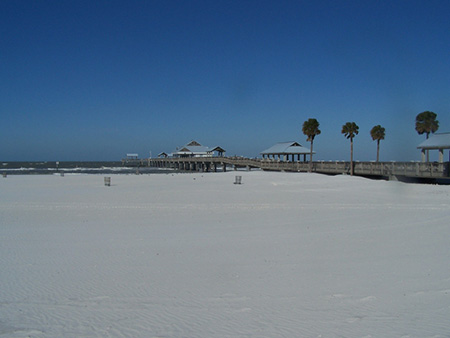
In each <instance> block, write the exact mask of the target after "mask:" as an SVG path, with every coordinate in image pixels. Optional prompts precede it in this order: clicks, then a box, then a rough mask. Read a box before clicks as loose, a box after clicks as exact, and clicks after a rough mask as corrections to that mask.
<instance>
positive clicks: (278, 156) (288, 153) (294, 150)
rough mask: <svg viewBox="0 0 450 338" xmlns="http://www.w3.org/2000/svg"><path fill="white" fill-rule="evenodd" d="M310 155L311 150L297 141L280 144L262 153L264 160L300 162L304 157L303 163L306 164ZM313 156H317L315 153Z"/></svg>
mask: <svg viewBox="0 0 450 338" xmlns="http://www.w3.org/2000/svg"><path fill="white" fill-rule="evenodd" d="M310 154H311V150H310V149H309V148H306V147H303V146H302V145H301V144H300V143H298V142H295V141H291V142H280V143H277V144H275V145H273V146H272V147H270V148H268V149H266V150H264V151H262V152H261V156H262V158H263V159H268V160H278V161H284V162H295V161H300V157H301V156H302V157H303V161H304V162H306V156H309V155H310ZM313 154H315V152H314V151H313Z"/></svg>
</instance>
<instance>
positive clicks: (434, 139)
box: [417, 133, 450, 163]
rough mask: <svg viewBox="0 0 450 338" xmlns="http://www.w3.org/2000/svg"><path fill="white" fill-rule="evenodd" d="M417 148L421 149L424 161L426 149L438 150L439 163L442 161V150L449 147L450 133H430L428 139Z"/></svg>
mask: <svg viewBox="0 0 450 338" xmlns="http://www.w3.org/2000/svg"><path fill="white" fill-rule="evenodd" d="M417 148H418V149H421V150H422V162H425V161H426V160H425V159H426V156H425V154H426V151H427V150H438V151H439V163H443V162H444V150H445V149H450V133H436V134H432V135H431V136H430V137H429V138H428V139H426V140H425V141H423V142H422V143H421V144H419V145H418V146H417ZM449 162H450V153H449Z"/></svg>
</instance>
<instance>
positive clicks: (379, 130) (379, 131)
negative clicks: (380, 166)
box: [370, 125, 385, 162]
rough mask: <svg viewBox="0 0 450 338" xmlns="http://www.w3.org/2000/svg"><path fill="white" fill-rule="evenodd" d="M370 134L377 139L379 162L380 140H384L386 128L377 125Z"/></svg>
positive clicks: (378, 158)
mask: <svg viewBox="0 0 450 338" xmlns="http://www.w3.org/2000/svg"><path fill="white" fill-rule="evenodd" d="M370 136H372V140H374V141H375V140H377V162H379V161H380V141H381V140H384V136H385V129H384V128H383V127H382V126H380V125H377V126H375V127H373V128H372V130H371V131H370Z"/></svg>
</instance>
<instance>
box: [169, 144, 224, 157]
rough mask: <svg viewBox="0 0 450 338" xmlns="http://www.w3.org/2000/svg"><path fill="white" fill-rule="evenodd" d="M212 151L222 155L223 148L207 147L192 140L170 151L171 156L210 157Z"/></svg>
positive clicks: (212, 153)
mask: <svg viewBox="0 0 450 338" xmlns="http://www.w3.org/2000/svg"><path fill="white" fill-rule="evenodd" d="M214 152H217V153H218V156H223V153H224V152H225V150H224V149H223V148H222V147H214V148H209V147H206V146H203V145H201V144H200V143H198V142H197V141H194V140H192V141H191V142H189V143H188V144H186V145H184V146H182V147H180V148H179V149H177V150H176V151H175V152H173V153H172V156H173V157H212V156H213V155H214Z"/></svg>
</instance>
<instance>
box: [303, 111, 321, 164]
mask: <svg viewBox="0 0 450 338" xmlns="http://www.w3.org/2000/svg"><path fill="white" fill-rule="evenodd" d="M302 131H303V134H305V135H306V136H308V138H307V139H306V141H308V142H311V152H310V154H309V171H310V172H311V171H312V157H313V143H314V137H316V135H319V134H320V129H319V122H318V121H317V120H316V119H308V121H305V122H303V128H302Z"/></svg>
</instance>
